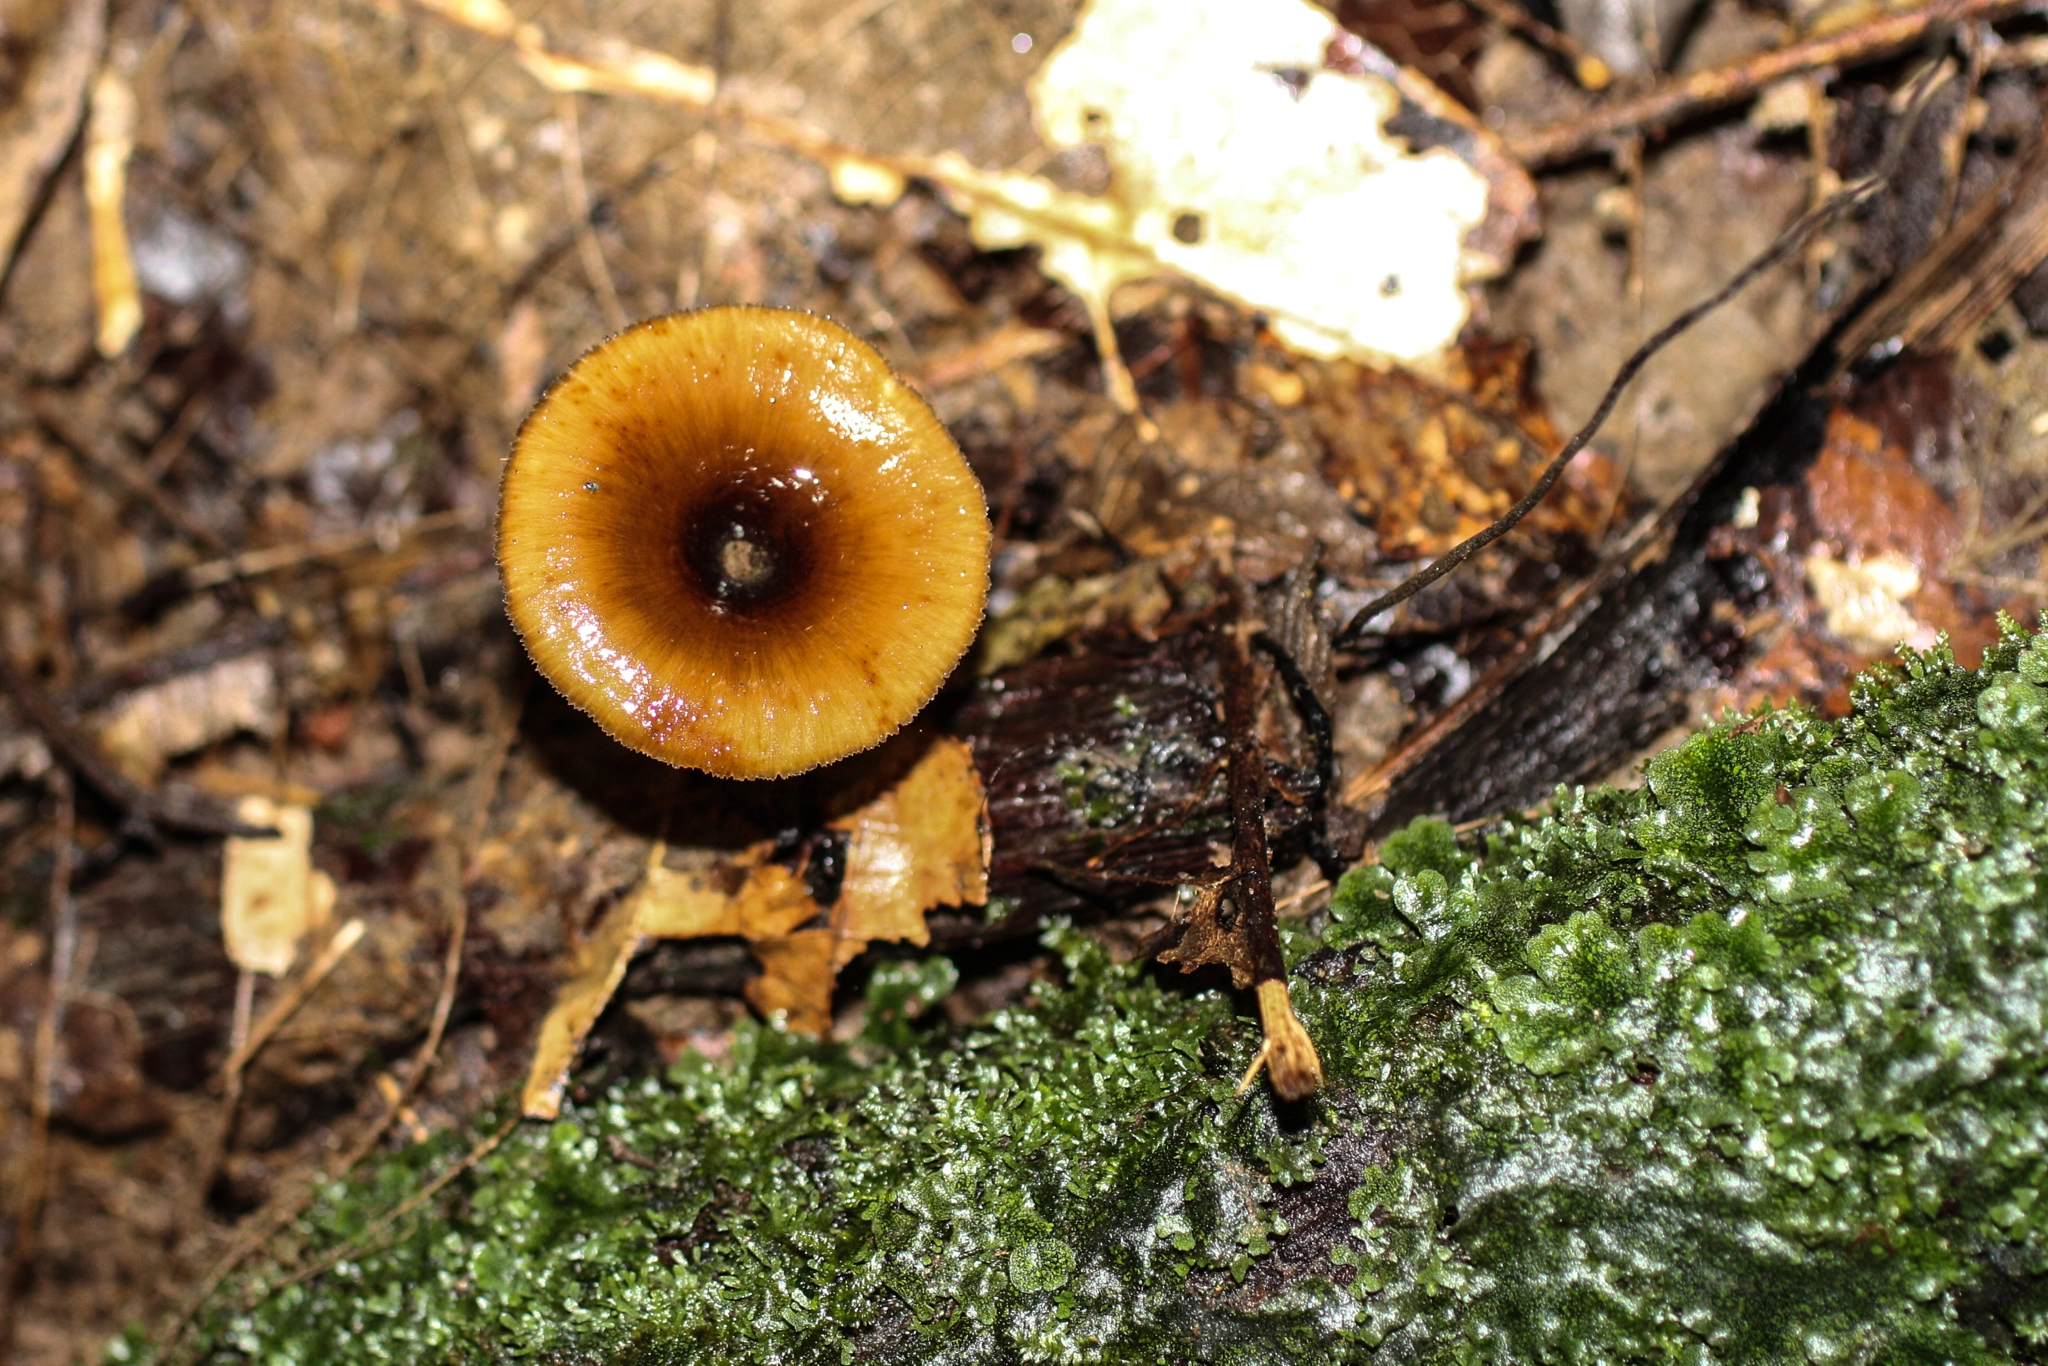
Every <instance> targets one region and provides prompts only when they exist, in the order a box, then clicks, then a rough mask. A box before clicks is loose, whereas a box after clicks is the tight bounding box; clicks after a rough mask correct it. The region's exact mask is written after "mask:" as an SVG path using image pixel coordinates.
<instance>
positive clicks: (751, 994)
mask: <svg viewBox="0 0 2048 1366" xmlns="http://www.w3.org/2000/svg"><path fill="white" fill-rule="evenodd" d="M828 829H830V830H832V831H835V832H839V833H841V834H843V835H844V836H845V837H846V846H845V847H846V854H845V858H846V863H845V873H844V874H843V876H842V878H841V880H840V889H839V895H838V897H837V898H836V899H835V900H834V901H833V902H832V904H831V907H830V908H829V911H828V909H827V908H826V907H823V906H820V905H819V904H818V902H817V900H816V899H815V898H813V896H812V895H811V890H810V885H809V883H808V882H807V881H806V880H805V878H804V877H803V876H802V873H801V871H800V870H796V869H791V868H789V867H788V866H786V865H784V864H783V863H780V862H777V861H776V859H775V853H776V848H777V846H776V844H775V843H774V842H773V841H763V842H762V843H759V844H755V845H750V846H748V847H747V848H746V849H744V850H741V851H740V852H739V853H738V854H736V855H734V856H732V857H731V858H729V859H725V860H722V861H721V862H719V863H717V864H715V865H714V866H712V867H710V868H702V869H692V870H688V871H677V870H673V869H670V868H666V867H664V866H662V860H663V858H664V856H665V855H666V852H667V850H666V848H665V847H664V846H662V845H659V844H657V845H656V846H655V847H654V849H653V851H652V853H651V854H650V855H649V859H648V864H647V871H646V874H645V876H644V877H643V878H642V879H641V882H640V885H639V886H638V887H637V888H635V889H634V890H633V892H632V893H631V894H629V895H628V896H627V897H625V898H624V899H623V900H622V901H620V902H619V904H618V905H616V906H615V907H613V908H612V910H611V911H610V913H609V914H607V915H606V916H605V918H604V920H603V922H602V923H600V925H599V926H598V928H597V931H596V933H595V934H593V935H592V936H591V937H590V938H589V939H587V940H586V941H584V943H583V944H582V946H581V947H580V948H579V949H578V950H577V951H576V953H575V955H574V956H573V960H572V962H571V974H572V975H571V977H570V979H569V980H568V981H567V982H565V983H564V984H563V986H562V988H561V991H560V994H559V995H558V996H557V997H556V1000H555V1004H554V1007H553V1008H552V1009H551V1010H550V1011H549V1012H548V1015H547V1018H546V1019H545V1020H543V1021H542V1023H541V1028H540V1037H539V1041H538V1043H537V1044H536V1045H535V1049H534V1058H533V1066H532V1067H531V1069H530V1070H529V1071H528V1073H527V1080H526V1090H525V1093H524V1095H523V1097H522V1101H521V1105H522V1109H523V1110H524V1112H525V1113H526V1114H527V1115H530V1116H533V1117H536V1118H542V1119H549V1118H553V1117H554V1116H555V1115H556V1114H559V1113H560V1111H561V1105H562V1092H563V1087H564V1086H565V1085H566V1084H567V1078H568V1071H569V1067H570V1065H571V1064H572V1063H574V1062H575V1060H576V1053H577V1050H578V1049H580V1048H581V1047H582V1045H583V1040H584V1038H585V1037H586V1036H587V1035H588V1034H589V1033H590V1030H591V1027H592V1026H593V1025H595V1024H596V1023H597V1017H598V1016H599V1015H601V1014H603V1013H604V1008H605V1006H606V1004H607V1003H608V1002H609V1001H610V1000H611V997H612V993H613V992H614V991H616V990H617V989H618V985H619V982H620V980H621V979H622V978H623V977H624V976H625V974H626V965H627V964H628V963H630V962H631V961H632V959H633V955H634V954H636V953H637V952H639V950H640V948H641V946H642V945H644V944H645V943H646V942H647V941H648V940H649V939H696V938H702V937H704V936H707V935H737V936H738V937H740V938H742V939H745V940H746V941H747V943H748V946H749V947H750V948H751V949H752V950H753V953H754V957H755V958H756V959H757V960H759V962H760V964H761V975H760V976H758V977H755V978H753V979H751V980H750V981H749V982H748V983H747V988H746V993H747V1000H748V1001H749V1002H750V1003H751V1004H752V1005H753V1006H754V1008H755V1009H756V1010H758V1011H760V1012H761V1013H762V1014H763V1015H769V1016H773V1015H775V1014H777V1013H780V1014H781V1015H782V1016H783V1019H784V1021H785V1023H786V1024H787V1026H788V1027H789V1028H790V1029H791V1030H793V1031H795V1032H797V1033H803V1034H812V1035H819V1036H822V1035H824V1034H825V1033H827V1032H829V1031H830V1029H831V1026H832V986H833V982H834V980H835V979H836V977H837V976H838V973H839V969H841V968H842V967H844V966H846V964H848V963H850V962H852V961H853V959H854V958H855V957H857V956H859V954H860V953H861V952H862V951H863V950H864V949H866V948H867V946H868V945H869V944H870V943H872V942H874V941H876V940H899V941H905V942H908V943H912V944H924V943H927V942H929V940H930V935H929V933H928V932H927V930H926V928H925V922H924V915H925V912H926V911H928V910H930V909H932V908H933V907H934V906H961V905H966V906H977V905H981V904H982V903H984V902H986V901H987V900H988V858H989V829H988V810H987V798H986V797H985V795H984V793H983V791H982V785H981V775H980V774H979V773H978V772H977V771H976V770H975V767H974V759H973V756H972V754H971V753H970V751H969V750H968V748H967V746H966V745H964V744H962V743H960V742H959V741H957V740H951V739H942V740H939V741H937V742H935V743H934V744H933V745H932V746H931V747H930V748H929V749H928V750H926V751H925V754H924V757H923V758H921V759H920V760H919V761H918V762H917V764H916V765H915V766H914V767H913V768H912V769H911V770H910V772H909V773H908V774H906V775H905V776H904V777H903V779H902V780H901V781H900V782H898V783H897V784H896V786H895V787H893V788H891V789H890V790H889V791H887V792H885V793H883V794H882V795H881V796H879V797H877V798H875V799H874V800H873V801H871V802H869V803H867V804H866V805H865V806H862V807H860V808H859V809H858V810H856V811H854V812H853V813H852V814H851V815H849V816H846V817H845V818H843V819H841V820H839V821H835V822H833V823H832V824H831V825H830V826H829V827H828ZM821 917H822V918H823V919H824V921H825V923H824V924H823V925H814V924H812V923H811V922H813V921H817V920H819V919H820V918H821Z"/></svg>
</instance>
